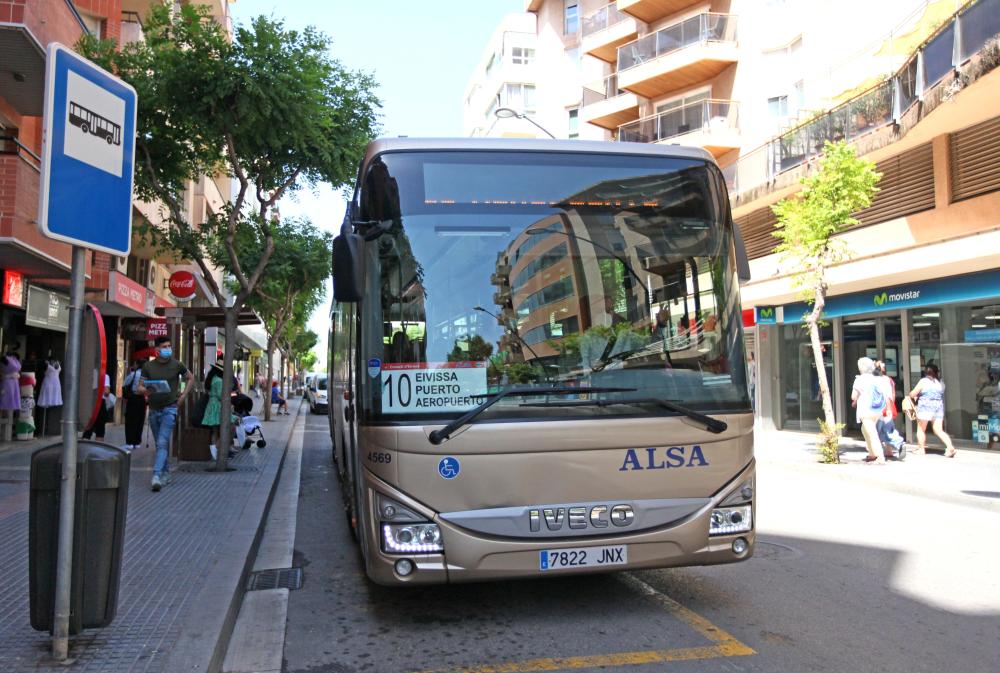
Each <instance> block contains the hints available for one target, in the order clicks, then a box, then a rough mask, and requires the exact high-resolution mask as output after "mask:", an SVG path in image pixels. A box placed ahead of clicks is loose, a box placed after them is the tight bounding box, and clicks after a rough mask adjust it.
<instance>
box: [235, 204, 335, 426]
mask: <svg viewBox="0 0 1000 673" xmlns="http://www.w3.org/2000/svg"><path fill="white" fill-rule="evenodd" d="M272 231H273V234H274V251H273V253H272V255H271V260H270V262H269V263H268V266H267V273H266V274H265V275H264V277H263V278H262V279H261V281H260V283H258V285H257V287H256V288H255V289H254V293H253V294H252V295H251V296H250V298H249V299H248V300H247V306H249V307H250V308H253V309H254V310H256V311H257V312H258V313H259V314H260V315H262V316H264V327H265V329H266V330H267V363H268V364H267V380H268V381H273V380H274V378H273V377H274V371H273V369H272V363H273V360H274V350H275V348H276V347H277V345H278V343H279V342H280V341H281V340H282V338H283V337H284V334H285V330H286V329H287V328H288V326H289V325H290V324H292V323H294V322H300V323H302V324H303V325H304V324H305V322H307V321H308V320H309V316H310V315H312V313H313V312H314V311H315V310H316V309H317V308H319V306H320V304H321V303H322V302H323V299H324V297H325V295H326V285H325V283H326V279H327V278H329V276H330V245H331V236H330V234H329V233H328V232H323V231H320V230H319V229H317V228H316V227H315V226H314V225H313V224H312V222H310V221H309V220H306V219H294V218H289V219H286V220H282V221H281V222H278V223H275V224H274V225H273V226H272ZM260 244H261V241H259V240H257V239H255V238H254V237H252V236H244V237H241V238H240V239H239V240H238V241H237V248H238V250H239V252H240V253H241V256H242V258H244V259H247V260H254V259H255V257H257V256H259V255H260V254H261V250H262V247H261V245H260ZM217 254H219V253H218V252H217ZM222 261H224V260H222ZM264 419H265V420H271V406H270V405H266V406H265V407H264Z"/></svg>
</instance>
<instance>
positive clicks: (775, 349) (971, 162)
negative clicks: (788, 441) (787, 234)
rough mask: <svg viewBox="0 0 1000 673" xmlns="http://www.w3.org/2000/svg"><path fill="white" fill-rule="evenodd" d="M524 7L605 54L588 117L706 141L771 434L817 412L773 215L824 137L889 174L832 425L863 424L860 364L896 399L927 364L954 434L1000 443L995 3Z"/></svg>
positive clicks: (621, 131) (866, 224) (864, 228)
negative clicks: (738, 248) (722, 184)
mask: <svg viewBox="0 0 1000 673" xmlns="http://www.w3.org/2000/svg"><path fill="white" fill-rule="evenodd" d="M526 7H527V9H529V10H530V11H535V12H536V13H537V16H538V17H539V25H538V31H539V34H540V35H541V34H542V32H543V31H544V30H546V29H549V30H551V29H552V27H553V26H558V25H559V23H560V22H563V23H565V22H568V21H570V18H571V17H577V16H579V17H582V18H581V23H582V26H581V48H582V51H583V52H584V54H585V55H586V58H590V59H594V60H598V61H601V62H602V63H603V64H604V65H603V76H602V77H601V78H598V79H597V80H593V81H590V80H588V81H587V83H586V84H585V88H584V91H583V96H582V107H581V110H580V119H581V121H582V122H583V123H584V124H589V125H592V126H597V127H599V128H601V129H602V130H603V132H604V137H605V138H607V139H609V140H618V141H626V142H659V143H678V144H688V145H696V146H700V147H703V148H705V149H707V150H708V151H710V152H711V153H712V154H713V155H714V156H715V157H716V159H717V161H718V162H719V165H720V166H721V167H722V169H723V172H724V174H725V175H726V179H727V181H728V183H729V186H730V193H731V197H732V201H733V215H734V218H735V220H736V222H737V224H738V226H739V227H740V229H741V231H742V233H743V237H744V239H745V240H746V242H747V247H748V252H749V256H750V258H751V270H752V274H753V278H752V280H751V281H750V282H749V283H747V284H746V285H745V286H744V288H743V291H742V299H743V304H744V309H745V311H744V316H745V324H746V325H747V342H748V348H749V349H750V350H754V351H756V354H757V360H758V363H759V364H758V366H759V373H758V376H759V382H758V385H757V391H758V400H757V402H758V405H757V406H758V411H759V413H760V415H761V419H762V422H763V424H764V425H765V426H768V427H775V428H780V429H806V430H811V429H815V428H816V427H817V422H816V419H817V418H818V417H820V416H821V415H822V411H821V409H820V405H819V401H818V390H817V388H816V380H817V377H816V372H815V369H814V367H813V365H812V357H811V353H810V351H809V347H808V344H807V342H806V339H805V334H804V332H803V330H802V329H801V316H802V315H803V313H804V312H805V308H806V307H805V305H804V304H802V303H800V302H798V301H797V295H796V292H795V290H794V288H793V286H792V283H791V278H790V276H789V273H788V269H786V268H784V266H783V265H782V263H781V260H780V259H778V258H777V256H776V255H774V254H773V249H774V246H775V244H776V240H775V239H774V237H773V232H774V227H775V218H774V215H773V213H772V211H771V206H772V205H774V204H775V203H776V202H777V201H779V200H780V199H782V198H784V197H787V196H789V195H792V194H794V193H795V192H796V191H797V190H798V189H799V182H798V181H799V179H800V178H801V177H802V176H804V175H807V174H808V173H809V172H810V171H811V170H813V169H814V168H815V165H816V159H817V158H818V156H819V154H820V152H821V150H822V146H823V142H824V141H826V140H847V141H849V142H850V143H851V144H852V145H853V146H854V147H855V148H856V150H857V151H858V152H859V154H861V155H864V156H866V157H868V158H870V159H871V160H873V161H875V162H876V163H877V165H878V168H879V171H880V172H881V173H882V174H883V178H882V181H881V191H880V192H879V194H878V195H877V197H876V199H875V202H874V203H873V204H872V206H871V207H870V208H868V209H866V210H865V211H864V212H862V213H858V214H857V217H858V219H859V221H860V224H859V226H857V227H855V228H854V229H853V230H851V231H849V232H846V233H844V234H842V237H843V239H844V240H845V242H846V243H847V245H848V248H849V249H850V250H851V252H852V254H853V259H852V260H850V261H847V262H845V263H843V264H840V265H838V266H837V267H835V268H834V269H831V270H830V299H829V300H828V304H827V312H826V315H827V317H828V323H829V324H828V325H827V326H825V327H824V329H823V342H824V350H825V353H826V358H827V361H826V368H827V374H828V379H829V380H830V381H831V382H832V385H833V395H834V400H835V409H836V413H837V417H838V419H841V420H842V421H843V422H845V423H846V424H847V426H848V431H853V430H855V428H854V425H855V424H854V423H853V414H852V410H851V406H850V389H851V382H852V380H853V376H854V374H855V371H854V369H855V363H856V361H857V358H858V357H860V356H863V355H867V356H872V357H881V358H882V359H884V360H885V361H886V363H887V365H888V369H889V375H890V377H892V378H893V379H894V382H895V384H896V388H897V391H898V395H899V396H900V397H901V396H902V394H903V392H904V391H908V390H909V389H911V388H912V387H913V386H914V385H915V384H916V382H917V381H918V380H919V378H920V376H921V371H922V368H923V366H924V365H926V364H928V363H934V364H938V365H939V366H940V368H941V372H942V375H943V377H944V380H945V382H946V383H947V385H948V389H947V392H946V395H945V398H946V403H945V404H946V427H947V428H948V429H949V431H950V432H951V434H952V436H953V437H955V438H956V439H957V440H959V443H960V444H964V445H966V446H976V447H985V448H1000V394H998V389H997V387H998V383H1000V257H998V256H997V254H996V250H997V249H998V246H997V243H998V242H1000V240H998V239H997V236H998V234H997V231H998V224H1000V220H998V215H997V213H998V212H1000V195H998V190H1000V162H998V156H1000V117H997V110H1000V73H997V72H996V71H995V70H994V68H995V67H996V65H997V64H998V62H1000V48H998V47H997V34H998V33H1000V2H998V1H997V0H978V1H973V2H967V1H965V0H937V1H934V0H925V1H916V0H890V1H887V2H880V3H866V2H861V1H859V0H845V2H840V3H835V4H834V3H813V2H806V1H805V0H798V1H795V0H764V1H755V2H750V1H747V2H743V1H741V0H712V1H701V2H698V1H690V0H618V2H617V3H611V4H609V5H604V4H602V3H600V2H595V3H593V4H591V3H588V2H586V1H585V0H581V1H580V2H576V1H574V0H529V1H528V2H527V3H526ZM543 17H544V20H543ZM546 27H548V28H546ZM900 421H901V419H897V422H900ZM903 425H907V426H909V427H907V428H906V430H907V433H908V435H909V436H910V438H911V439H912V437H913V434H914V428H913V427H912V424H903Z"/></svg>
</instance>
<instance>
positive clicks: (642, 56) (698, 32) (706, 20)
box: [618, 13, 736, 72]
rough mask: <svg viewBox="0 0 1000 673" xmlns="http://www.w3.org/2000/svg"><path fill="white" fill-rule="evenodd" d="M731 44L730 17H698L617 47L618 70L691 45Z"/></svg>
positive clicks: (733, 26)
mask: <svg viewBox="0 0 1000 673" xmlns="http://www.w3.org/2000/svg"><path fill="white" fill-rule="evenodd" d="M735 41H736V17H735V16H734V15H732V14H711V13H705V14H699V15H697V16H692V17H691V18H690V19H686V20H684V21H681V22H680V23H675V24H673V25H672V26H667V27H666V28H663V29H662V30H658V31H656V32H655V33H650V34H649V35H645V36H643V37H640V38H639V39H638V40H634V41H632V42H629V43H628V44H623V45H622V46H620V47H618V71H619V72H621V71H622V70H626V69H628V68H633V67H635V66H637V65H641V64H643V63H645V62H647V61H652V60H653V59H655V58H659V57H660V56H665V55H667V54H670V53H673V52H675V51H679V50H681V49H684V48H685V47H690V46H692V45H695V44H703V43H706V42H735Z"/></svg>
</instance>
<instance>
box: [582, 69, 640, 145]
mask: <svg viewBox="0 0 1000 673" xmlns="http://www.w3.org/2000/svg"><path fill="white" fill-rule="evenodd" d="M638 118H639V97H638V96H636V95H635V94H634V93H632V92H630V91H625V90H623V89H619V88H618V75H610V76H608V77H605V78H604V80H603V81H602V82H600V83H597V84H592V85H590V86H585V87H583V107H581V108H580V121H582V122H586V123H588V124H593V125H594V126H600V127H601V128H603V129H607V130H609V131H614V130H615V129H617V128H618V127H619V126H621V125H622V124H626V123H628V122H630V121H634V120H636V119H638Z"/></svg>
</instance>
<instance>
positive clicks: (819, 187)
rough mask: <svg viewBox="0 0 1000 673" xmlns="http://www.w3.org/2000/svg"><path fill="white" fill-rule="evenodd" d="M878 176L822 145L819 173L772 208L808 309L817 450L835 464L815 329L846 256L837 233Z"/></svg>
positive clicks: (842, 149) (849, 151)
mask: <svg viewBox="0 0 1000 673" xmlns="http://www.w3.org/2000/svg"><path fill="white" fill-rule="evenodd" d="M881 177H882V176H881V175H880V174H879V173H878V172H876V171H875V164H874V163H872V162H871V161H868V160H867V159H861V158H859V157H858V156H857V155H856V154H855V152H854V149H853V148H852V147H850V146H849V145H847V143H845V142H843V141H841V142H836V143H831V142H827V143H826V145H825V146H824V148H823V157H822V158H821V159H820V161H819V169H818V170H817V171H816V172H815V173H813V174H812V175H810V176H807V177H804V178H802V180H801V181H800V182H801V184H802V186H803V189H802V191H801V192H799V193H798V194H796V195H794V196H792V197H789V198H787V199H782V200H781V201H779V202H778V203H777V204H776V205H775V206H773V207H772V210H773V211H774V214H775V216H776V217H777V218H778V223H777V231H775V233H774V236H775V237H776V238H778V239H779V240H780V241H781V243H779V244H778V246H777V247H776V248H775V252H777V253H779V254H780V255H781V258H782V262H783V263H785V264H786V265H787V266H788V268H790V270H791V272H792V283H793V285H794V286H795V287H797V288H798V289H799V291H800V293H801V296H802V298H803V299H804V300H805V301H806V302H807V303H808V304H810V306H811V310H810V311H809V313H807V314H806V315H805V316H803V322H804V323H805V327H806V328H807V329H808V330H809V340H810V342H811V343H812V351H813V362H814V365H815V367H816V376H817V378H818V379H819V389H820V394H821V395H822V398H823V415H824V420H821V421H820V429H821V432H820V447H821V451H822V454H823V459H824V461H825V462H833V463H839V462H840V456H839V453H838V445H839V438H840V427H841V426H838V425H837V422H836V419H835V418H834V415H833V401H832V400H831V398H830V385H829V381H827V377H826V368H825V367H824V365H823V348H822V345H821V344H820V340H819V328H820V323H821V322H822V317H823V308H824V307H825V306H826V294H827V291H828V290H829V287H828V285H827V282H826V272H827V270H828V269H829V268H830V267H831V266H833V265H834V264H837V263H839V262H842V261H845V260H847V259H849V258H850V256H851V253H850V250H848V248H847V245H846V244H845V242H844V240H843V239H841V238H837V237H836V236H837V234H839V233H841V232H842V231H844V230H846V229H849V228H851V227H853V226H855V225H856V224H857V223H858V221H857V220H856V219H855V218H854V217H852V214H853V213H856V212H858V211H859V210H861V209H863V208H867V207H868V206H869V205H871V202H872V198H873V197H874V196H875V194H876V193H877V192H878V187H877V184H878V181H879V179H880V178H881Z"/></svg>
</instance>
